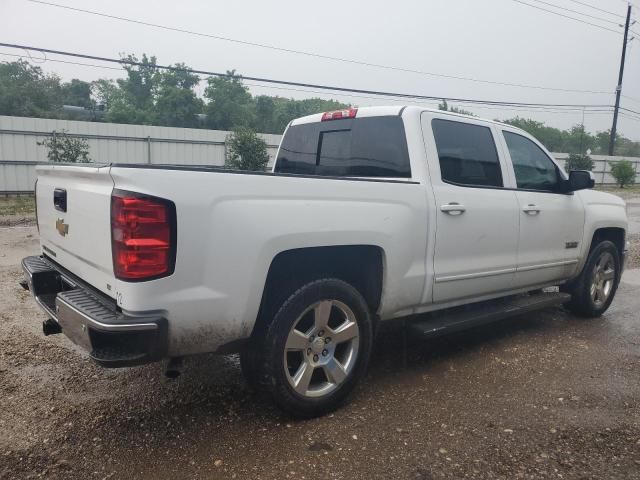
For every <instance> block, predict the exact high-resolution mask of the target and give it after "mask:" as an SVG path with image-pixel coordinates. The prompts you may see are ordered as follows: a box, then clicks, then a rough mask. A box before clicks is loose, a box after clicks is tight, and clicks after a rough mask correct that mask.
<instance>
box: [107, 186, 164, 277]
mask: <svg viewBox="0 0 640 480" xmlns="http://www.w3.org/2000/svg"><path fill="white" fill-rule="evenodd" d="M111 252H112V255H113V270H114V272H115V275H116V278H119V279H120V280H127V281H143V280H151V279H154V278H159V277H164V276H167V275H171V274H172V273H173V268H174V265H175V252H176V210H175V205H174V204H173V202H170V201H169V200H164V199H161V198H156V197H149V196H146V195H139V194H136V193H131V192H123V191H117V190H116V191H114V192H113V194H112V196H111Z"/></svg>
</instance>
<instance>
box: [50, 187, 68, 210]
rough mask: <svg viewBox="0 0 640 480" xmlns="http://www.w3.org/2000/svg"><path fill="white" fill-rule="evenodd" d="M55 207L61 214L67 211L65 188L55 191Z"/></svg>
mask: <svg viewBox="0 0 640 480" xmlns="http://www.w3.org/2000/svg"><path fill="white" fill-rule="evenodd" d="M53 206H54V207H55V208H56V210H58V211H60V212H66V211H67V191H66V190H65V189H64V188H56V189H55V190H54V191H53Z"/></svg>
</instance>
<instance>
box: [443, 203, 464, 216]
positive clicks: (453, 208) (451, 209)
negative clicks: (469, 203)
mask: <svg viewBox="0 0 640 480" xmlns="http://www.w3.org/2000/svg"><path fill="white" fill-rule="evenodd" d="M440 210H441V211H443V212H444V213H447V214H449V215H462V214H463V213H464V212H465V211H466V208H464V205H460V204H459V203H456V202H451V203H447V204H446V205H440Z"/></svg>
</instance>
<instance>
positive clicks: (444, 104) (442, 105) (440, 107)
mask: <svg viewBox="0 0 640 480" xmlns="http://www.w3.org/2000/svg"><path fill="white" fill-rule="evenodd" d="M438 110H442V111H443V112H451V113H459V114H460V115H470V116H472V117H477V115H476V114H475V113H473V112H470V111H469V110H463V109H462V108H458V107H450V106H449V104H448V103H447V101H446V100H445V99H442V103H439V104H438Z"/></svg>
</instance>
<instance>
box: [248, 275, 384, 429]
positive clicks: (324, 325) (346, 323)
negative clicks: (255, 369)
mask: <svg viewBox="0 0 640 480" xmlns="http://www.w3.org/2000/svg"><path fill="white" fill-rule="evenodd" d="M372 341H373V331H372V321H371V314H370V312H369V308H368V306H367V303H366V302H365V300H364V298H363V297H362V295H361V294H360V293H359V292H358V291H357V290H356V289H355V288H354V287H352V286H351V285H349V284H348V283H346V282H344V281H342V280H338V279H322V280H316V281H313V282H310V283H308V284H306V285H304V286H303V287H301V288H300V289H299V290H297V291H296V292H295V293H294V294H293V295H291V297H289V299H288V300H286V301H285V302H284V303H283V304H282V306H281V307H280V309H279V310H278V312H277V313H276V315H275V317H274V319H273V322H272V323H271V325H270V326H269V328H268V330H267V331H266V335H265V338H264V340H263V348H261V349H260V352H261V354H260V356H261V357H262V358H261V359H260V360H258V359H256V360H255V361H254V362H253V365H262V366H264V368H263V370H262V371H261V372H260V383H261V385H262V386H263V387H264V388H266V389H267V390H268V391H269V392H270V393H271V395H272V396H273V399H274V400H275V402H276V404H277V405H278V406H279V407H280V408H281V409H282V410H284V411H285V412H287V413H289V414H291V415H294V416H298V417H313V416H318V415H322V414H324V413H326V412H328V411H331V410H333V409H335V408H337V407H338V406H339V405H340V404H342V402H343V401H344V400H345V399H346V398H347V396H348V395H349V393H350V392H351V391H352V390H353V388H354V387H355V386H356V384H357V382H358V381H359V380H360V378H361V377H362V376H363V375H364V373H365V371H366V368H367V365H368V362H369V356H370V353H371V346H372Z"/></svg>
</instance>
